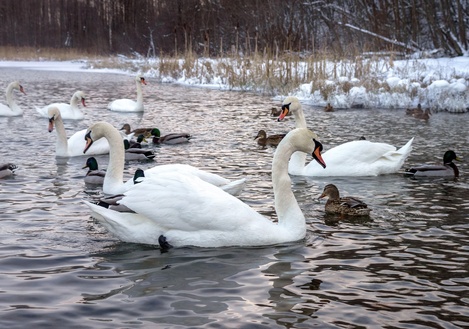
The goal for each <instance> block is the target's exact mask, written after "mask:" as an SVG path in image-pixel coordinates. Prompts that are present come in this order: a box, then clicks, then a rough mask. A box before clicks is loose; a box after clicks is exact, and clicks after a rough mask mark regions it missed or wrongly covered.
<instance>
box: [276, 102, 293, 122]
mask: <svg viewBox="0 0 469 329" xmlns="http://www.w3.org/2000/svg"><path fill="white" fill-rule="evenodd" d="M290 104H291V103H290ZM290 104H285V105H282V112H280V115H279V116H278V119H277V121H282V120H283V119H285V117H286V116H287V114H288V112H290Z"/></svg>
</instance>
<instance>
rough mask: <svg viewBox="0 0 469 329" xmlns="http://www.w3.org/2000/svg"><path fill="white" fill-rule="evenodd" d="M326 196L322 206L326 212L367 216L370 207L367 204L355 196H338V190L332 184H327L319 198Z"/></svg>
mask: <svg viewBox="0 0 469 329" xmlns="http://www.w3.org/2000/svg"><path fill="white" fill-rule="evenodd" d="M325 197H327V198H328V200H327V202H326V205H325V207H324V209H325V211H326V213H328V214H335V215H345V216H369V215H370V212H371V209H370V208H368V205H367V204H366V203H364V202H363V201H361V200H360V199H357V198H355V197H351V196H347V197H342V198H341V197H340V194H339V190H338V189H337V187H336V186H335V185H334V184H328V185H326V186H325V187H324V191H323V192H322V194H321V195H320V196H319V198H320V199H321V198H325Z"/></svg>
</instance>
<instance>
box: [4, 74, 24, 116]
mask: <svg viewBox="0 0 469 329" xmlns="http://www.w3.org/2000/svg"><path fill="white" fill-rule="evenodd" d="M14 89H16V90H19V91H21V92H22V93H23V94H25V95H26V93H25V92H24V89H23V86H22V85H20V83H19V82H18V81H13V82H12V83H10V84H9V85H8V86H7V88H6V89H5V98H6V101H7V105H3V104H0V116H5V117H14V116H20V115H23V110H22V109H21V108H20V107H19V106H18V104H16V101H15V97H14V95H13V90H14Z"/></svg>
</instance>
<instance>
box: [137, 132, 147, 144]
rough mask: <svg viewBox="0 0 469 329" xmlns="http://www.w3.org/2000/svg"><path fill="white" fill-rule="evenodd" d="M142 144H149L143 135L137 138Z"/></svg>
mask: <svg viewBox="0 0 469 329" xmlns="http://www.w3.org/2000/svg"><path fill="white" fill-rule="evenodd" d="M141 142H145V143H146V142H147V140H146V139H145V136H143V134H140V135H138V137H137V143H141Z"/></svg>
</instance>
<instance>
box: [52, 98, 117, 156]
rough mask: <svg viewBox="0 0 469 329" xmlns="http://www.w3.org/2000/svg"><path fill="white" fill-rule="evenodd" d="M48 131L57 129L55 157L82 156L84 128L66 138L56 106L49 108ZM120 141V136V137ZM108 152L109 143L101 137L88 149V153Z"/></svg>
mask: <svg viewBox="0 0 469 329" xmlns="http://www.w3.org/2000/svg"><path fill="white" fill-rule="evenodd" d="M48 114H49V128H48V130H49V132H52V130H54V126H55V128H56V129H55V130H56V131H57V143H56V146H55V156H56V157H75V156H83V148H84V147H85V145H86V141H85V134H86V129H83V130H80V131H77V132H76V133H74V134H73V135H72V136H70V138H69V139H68V140H67V133H66V132H65V127H64V123H63V121H62V116H61V114H60V111H59V109H58V108H57V107H56V106H53V107H51V108H49V110H48ZM121 142H122V138H121ZM107 153H109V143H108V142H107V141H106V140H105V139H104V138H103V139H101V140H99V141H97V142H96V143H95V144H93V147H92V148H90V150H89V153H88V154H89V155H97V154H107Z"/></svg>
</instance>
